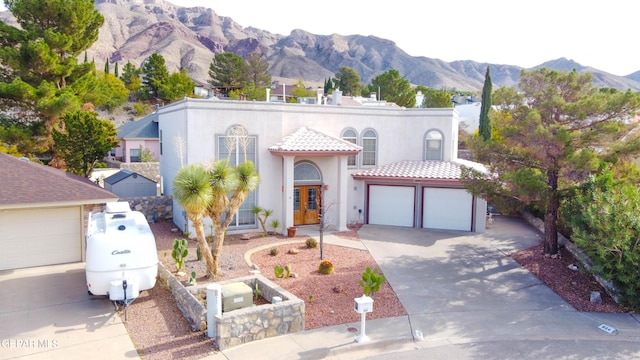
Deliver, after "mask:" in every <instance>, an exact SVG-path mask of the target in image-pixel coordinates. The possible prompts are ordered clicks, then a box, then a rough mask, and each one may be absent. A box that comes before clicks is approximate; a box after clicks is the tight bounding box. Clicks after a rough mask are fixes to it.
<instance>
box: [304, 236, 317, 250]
mask: <svg viewBox="0 0 640 360" xmlns="http://www.w3.org/2000/svg"><path fill="white" fill-rule="evenodd" d="M305 244H306V245H307V248H309V249H315V248H317V247H318V241H317V240H316V239H314V238H312V237H310V238H308V239H307V241H305Z"/></svg>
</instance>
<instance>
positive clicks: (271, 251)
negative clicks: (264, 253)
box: [269, 248, 280, 256]
mask: <svg viewBox="0 0 640 360" xmlns="http://www.w3.org/2000/svg"><path fill="white" fill-rule="evenodd" d="M279 253H280V251H278V249H277V248H272V249H271V250H270V251H269V254H270V255H271V256H277V255H278V254H279Z"/></svg>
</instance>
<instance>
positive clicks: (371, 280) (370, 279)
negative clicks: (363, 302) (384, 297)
mask: <svg viewBox="0 0 640 360" xmlns="http://www.w3.org/2000/svg"><path fill="white" fill-rule="evenodd" d="M385 280H386V278H385V277H384V275H382V274H381V273H378V269H375V270H373V271H371V268H370V267H368V266H367V270H366V271H365V272H363V273H362V280H360V286H361V287H362V290H364V294H365V295H366V296H369V294H371V295H372V296H373V293H375V292H377V291H378V290H380V286H381V285H382V284H383V283H384V282H385Z"/></svg>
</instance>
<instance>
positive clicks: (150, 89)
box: [140, 53, 169, 99]
mask: <svg viewBox="0 0 640 360" xmlns="http://www.w3.org/2000/svg"><path fill="white" fill-rule="evenodd" d="M141 70H142V74H143V75H142V87H141V88H140V97H141V98H143V99H154V98H158V97H160V94H159V93H158V89H159V88H160V84H162V83H164V82H166V81H167V79H168V78H169V72H168V71H167V66H166V65H165V60H164V57H163V56H162V55H160V54H158V53H153V54H151V56H149V58H147V60H145V62H144V64H143V65H142V67H141Z"/></svg>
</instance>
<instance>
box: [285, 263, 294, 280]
mask: <svg viewBox="0 0 640 360" xmlns="http://www.w3.org/2000/svg"><path fill="white" fill-rule="evenodd" d="M291 269H292V266H291V264H288V265H285V267H284V277H285V278H288V277H290V276H291Z"/></svg>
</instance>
